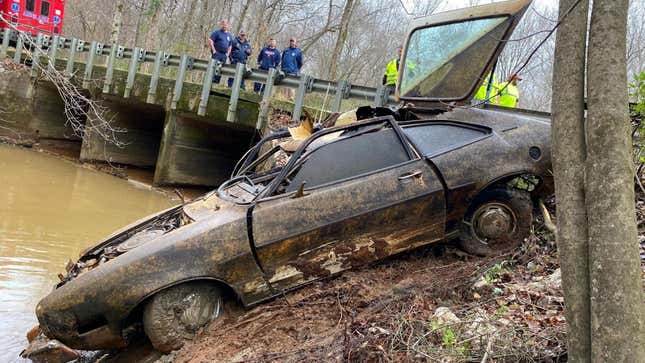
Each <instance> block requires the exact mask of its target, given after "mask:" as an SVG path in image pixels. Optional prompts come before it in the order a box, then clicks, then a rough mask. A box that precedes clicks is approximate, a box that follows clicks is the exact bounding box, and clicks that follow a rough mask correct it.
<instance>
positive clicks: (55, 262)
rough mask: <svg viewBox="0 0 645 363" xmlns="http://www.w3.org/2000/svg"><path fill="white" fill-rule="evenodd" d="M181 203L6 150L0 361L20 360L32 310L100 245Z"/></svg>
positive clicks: (2, 151) (1, 175)
mask: <svg viewBox="0 0 645 363" xmlns="http://www.w3.org/2000/svg"><path fill="white" fill-rule="evenodd" d="M176 203H177V202H176V201H172V200H170V199H169V198H168V197H167V196H165V195H164V194H161V193H158V192H155V191H150V190H146V189H141V188H137V187H135V186H134V185H132V184H130V183H128V182H126V181H124V180H120V179H117V178H114V177H111V176H108V175H105V174H102V173H98V172H95V171H93V170H89V169H86V168H83V167H80V166H78V165H76V164H74V163H71V162H66V161H62V160H59V159H56V158H54V157H51V156H48V155H44V154H40V153H38V152H35V151H31V150H24V149H19V148H15V147H10V146H6V145H0V316H1V318H0V362H12V361H16V360H17V357H16V356H17V354H18V353H19V352H20V351H21V350H22V349H23V348H24V345H25V344H26V340H25V338H24V336H25V332H26V331H27V330H28V329H30V328H31V327H32V326H33V325H34V324H35V323H36V319H35V316H34V307H35V306H36V303H37V302H38V300H39V299H40V298H41V297H42V296H44V295H45V294H47V292H49V291H50V290H51V288H52V286H53V284H54V283H55V281H56V279H57V278H56V275H57V274H58V273H59V272H62V271H63V270H64V266H65V263H66V262H67V260H68V259H69V258H70V257H71V258H76V257H78V254H79V252H80V251H81V250H82V249H84V248H86V247H87V246H88V245H90V244H92V243H93V242H94V241H96V240H98V239H99V238H101V237H104V236H105V235H107V234H109V233H110V232H112V231H114V230H115V229H117V228H120V227H121V226H123V225H125V224H128V223H130V222H132V221H133V220H136V219H138V218H140V217H142V216H145V215H147V214H150V213H152V212H155V211H158V210H161V209H165V208H167V207H169V206H171V205H172V204H176Z"/></svg>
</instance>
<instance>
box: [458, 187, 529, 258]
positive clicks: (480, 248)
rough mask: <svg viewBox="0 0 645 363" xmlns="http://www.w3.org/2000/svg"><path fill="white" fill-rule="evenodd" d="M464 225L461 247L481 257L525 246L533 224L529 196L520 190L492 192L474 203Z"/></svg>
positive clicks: (486, 193) (482, 195) (494, 190)
mask: <svg viewBox="0 0 645 363" xmlns="http://www.w3.org/2000/svg"><path fill="white" fill-rule="evenodd" d="M472 205H473V207H472V208H470V210H469V212H468V213H467V214H466V216H465V217H464V220H463V221H462V224H461V234H460V245H461V248H463V249H464V250H465V251H466V252H468V253H471V254H473V255H478V256H489V255H491V254H494V253H500V252H507V251H510V250H512V249H514V248H517V247H519V246H520V245H521V244H522V241H523V240H524V238H526V237H528V235H529V233H530V231H531V223H532V222H533V204H532V203H531V198H530V195H529V193H527V192H526V191H522V190H517V189H506V188H499V189H491V190H489V191H485V192H483V193H482V194H481V195H479V196H478V197H477V198H475V200H474V201H473V203H472Z"/></svg>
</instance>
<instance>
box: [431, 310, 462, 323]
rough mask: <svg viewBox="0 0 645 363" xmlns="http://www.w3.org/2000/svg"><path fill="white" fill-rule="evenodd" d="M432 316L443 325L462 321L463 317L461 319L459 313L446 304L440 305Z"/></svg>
mask: <svg viewBox="0 0 645 363" xmlns="http://www.w3.org/2000/svg"><path fill="white" fill-rule="evenodd" d="M432 317H433V319H434V320H436V321H437V322H438V323H439V324H442V325H453V324H459V323H461V319H459V318H458V317H457V315H455V314H454V313H453V312H452V311H450V309H448V308H447V307H445V306H440V307H438V308H437V310H435V312H434V315H433V316H432Z"/></svg>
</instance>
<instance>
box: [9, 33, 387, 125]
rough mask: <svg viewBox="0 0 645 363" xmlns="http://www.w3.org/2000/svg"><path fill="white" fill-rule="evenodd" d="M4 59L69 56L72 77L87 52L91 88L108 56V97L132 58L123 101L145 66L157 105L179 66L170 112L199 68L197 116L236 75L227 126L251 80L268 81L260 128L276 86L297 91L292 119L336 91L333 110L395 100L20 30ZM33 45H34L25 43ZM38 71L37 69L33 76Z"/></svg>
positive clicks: (341, 85)
mask: <svg viewBox="0 0 645 363" xmlns="http://www.w3.org/2000/svg"><path fill="white" fill-rule="evenodd" d="M0 37H1V43H0V44H1V45H0V58H2V59H4V58H6V57H7V56H8V54H9V53H8V52H9V46H10V42H11V41H12V40H13V41H15V47H14V48H15V52H14V61H15V62H17V63H18V62H20V61H21V59H22V56H23V53H24V51H25V49H26V47H27V48H29V49H31V52H32V55H31V57H32V62H33V63H35V64H38V63H39V62H41V61H42V58H43V57H45V58H47V59H48V64H49V65H48V66H49V67H54V66H55V64H56V59H59V56H61V55H63V54H66V59H67V63H66V67H65V70H64V71H65V73H66V74H69V75H71V74H72V73H73V71H74V64H75V61H76V59H77V57H78V56H79V55H80V54H85V55H86V56H87V57H86V58H87V59H86V60H85V69H84V71H83V77H82V86H83V87H84V88H87V87H89V84H90V82H91V81H92V72H93V69H94V67H95V64H96V61H97V57H107V62H106V65H105V67H106V72H105V79H104V80H103V81H104V82H103V89H102V91H103V92H104V93H108V92H110V89H111V87H112V85H113V75H114V69H115V65H116V62H117V60H129V63H128V64H129V67H128V74H127V79H126V85H125V90H124V93H123V97H124V98H128V97H130V92H131V91H132V88H133V87H134V81H135V77H136V73H137V71H138V69H139V66H140V65H141V64H145V63H150V64H152V73H151V75H150V76H151V78H150V85H149V90H148V95H147V100H146V102H148V103H155V101H156V96H157V88H158V85H159V79H160V77H161V73H162V69H163V68H168V67H174V68H176V72H175V73H174V81H175V85H174V89H173V92H172V100H171V106H170V107H171V109H176V108H177V104H178V103H179V101H180V100H181V97H182V90H183V86H184V82H185V81H186V76H187V72H188V71H192V70H199V71H202V72H203V78H202V92H201V97H200V103H199V107H198V111H197V113H198V115H199V116H205V115H206V109H207V106H208V100H209V95H210V92H211V89H212V87H213V84H212V78H213V76H214V75H218V74H219V75H222V76H228V77H233V78H234V82H233V86H232V88H231V96H230V101H229V108H228V113H227V117H226V121H228V122H236V113H237V104H238V100H239V97H240V88H241V87H240V86H241V81H242V80H243V79H244V80H249V81H254V82H261V83H264V84H265V85H266V86H265V87H264V91H263V94H262V102H261V104H260V110H259V113H258V121H257V124H256V128H258V129H261V128H262V127H263V126H264V125H265V124H266V121H267V117H268V112H269V108H270V98H271V94H272V88H273V86H274V85H279V86H281V87H288V88H294V89H296V95H295V102H294V108H293V110H292V119H294V120H299V119H300V117H301V115H302V110H303V107H304V102H305V95H306V94H307V93H311V92H327V93H333V94H334V98H333V101H332V104H331V111H332V112H338V111H340V108H341V104H342V102H343V100H344V99H348V98H358V99H362V100H365V99H370V100H372V105H373V106H376V107H380V106H384V105H386V104H389V103H393V102H395V99H394V97H393V96H392V95H390V94H389V93H388V90H387V88H385V87H383V86H379V87H378V88H371V87H365V86H358V85H352V84H350V83H349V82H348V81H347V80H338V81H329V80H323V79H317V78H314V77H312V76H310V75H307V74H302V75H300V76H285V75H284V74H282V73H281V72H278V71H277V70H275V69H271V70H269V71H263V70H260V69H252V68H250V67H247V66H246V65H244V64H241V63H238V64H237V65H230V64H222V63H221V62H218V61H215V60H214V59H209V60H204V59H198V58H194V57H192V56H190V55H187V54H183V55H175V54H170V53H166V52H163V51H148V50H146V49H144V48H139V47H135V48H126V47H124V46H121V45H116V46H112V45H111V44H103V43H100V42H97V41H90V42H88V41H85V40H82V39H79V38H65V37H62V36H59V35H53V36H52V35H50V34H43V33H38V34H37V35H33V34H31V33H24V32H18V31H17V30H15V29H10V28H5V29H4V30H3V31H2V32H0ZM25 43H29V44H25ZM36 68H37V67H32V72H35V71H36Z"/></svg>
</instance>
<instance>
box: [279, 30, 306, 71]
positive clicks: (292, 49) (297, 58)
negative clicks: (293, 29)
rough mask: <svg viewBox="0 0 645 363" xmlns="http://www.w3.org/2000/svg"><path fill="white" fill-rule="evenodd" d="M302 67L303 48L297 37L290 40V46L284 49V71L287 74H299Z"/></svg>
mask: <svg viewBox="0 0 645 363" xmlns="http://www.w3.org/2000/svg"><path fill="white" fill-rule="evenodd" d="M300 68H302V50H300V48H298V42H297V41H296V38H291V39H290V40H289V46H288V47H287V48H284V50H283V51H282V71H283V72H284V73H285V74H286V75H287V76H297V75H298V74H299V73H300Z"/></svg>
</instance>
